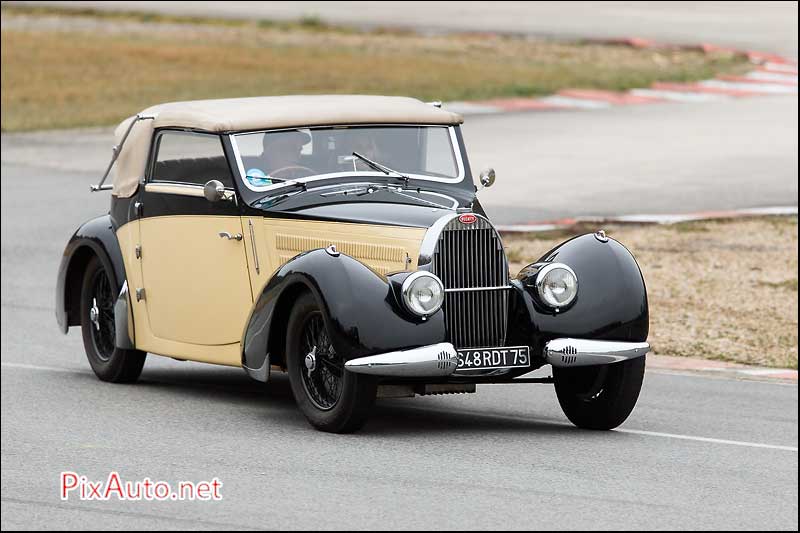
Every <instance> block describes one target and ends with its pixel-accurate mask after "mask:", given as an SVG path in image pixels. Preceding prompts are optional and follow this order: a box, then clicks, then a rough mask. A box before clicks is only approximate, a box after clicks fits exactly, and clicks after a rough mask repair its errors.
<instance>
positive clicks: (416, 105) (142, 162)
mask: <svg viewBox="0 0 800 533" xmlns="http://www.w3.org/2000/svg"><path fill="white" fill-rule="evenodd" d="M139 116H144V117H152V119H147V120H139V121H138V122H137V123H136V124H135V125H134V126H133V128H132V129H131V130H130V133H129V135H128V138H127V140H126V141H125V144H124V146H123V149H122V152H121V153H120V155H119V158H118V159H117V162H116V172H115V174H114V188H113V194H114V195H116V196H119V197H129V196H131V195H132V194H133V193H134V192H135V191H136V188H137V184H138V183H139V180H140V179H141V177H142V176H143V175H144V171H145V166H146V164H147V156H148V151H149V150H150V140H151V138H152V136H153V130H154V129H156V128H165V127H177V128H189V129H195V130H202V131H208V132H214V133H220V132H233V131H247V130H261V129H279V128H292V127H304V126H329V125H345V124H435V125H454V124H460V123H461V122H463V119H462V118H461V116H460V115H458V114H456V113H451V112H449V111H445V110H443V109H440V108H437V107H434V106H432V105H429V104H425V103H423V102H421V101H419V100H416V99H414V98H406V97H402V96H364V95H310V96H300V95H298V96H262V97H256V98H230V99H222V100H196V101H190V102H172V103H168V104H159V105H156V106H153V107H150V108H147V109H145V110H144V111H142V112H141V113H139ZM134 120H136V116H133V117H129V118H127V119H125V120H124V121H123V122H122V123H121V124H120V125H119V126H118V127H117V129H116V131H115V132H114V133H115V136H116V139H117V144H119V143H120V141H121V140H122V138H123V137H124V136H125V133H126V132H127V131H128V128H129V127H130V125H131V122H132V121H134Z"/></svg>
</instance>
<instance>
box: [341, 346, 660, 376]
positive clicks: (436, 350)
mask: <svg viewBox="0 0 800 533" xmlns="http://www.w3.org/2000/svg"><path fill="white" fill-rule="evenodd" d="M649 351H650V345H649V344H648V343H646V342H617V341H597V340H590V339H570V338H564V339H554V340H551V341H550V342H548V343H547V344H545V347H544V354H543V356H544V360H545V361H546V362H547V363H550V364H551V365H553V366H557V367H573V366H593V365H608V364H611V363H617V362H620V361H626V360H628V359H635V358H637V357H642V356H643V355H645V354H646V353H647V352H649ZM344 367H345V369H347V370H349V371H350V372H355V373H357V374H371V375H374V376H384V377H396V378H428V377H430V378H440V377H446V376H449V375H451V374H452V373H453V372H455V370H456V369H457V368H458V352H457V351H456V349H455V348H454V347H453V345H452V344H450V343H449V342H442V343H439V344H431V345H429V346H421V347H419V348H412V349H410V350H400V351H396V352H388V353H382V354H378V355H370V356H368V357H359V358H358V359H351V360H350V361H347V362H346V363H345V365H344Z"/></svg>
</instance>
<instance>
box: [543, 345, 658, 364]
mask: <svg viewBox="0 0 800 533" xmlns="http://www.w3.org/2000/svg"><path fill="white" fill-rule="evenodd" d="M649 351H650V345H649V344H648V343H646V342H617V341H595V340H588V339H554V340H552V341H550V342H548V343H547V344H545V345H544V358H545V360H546V361H547V362H548V363H550V364H551V365H553V366H560V367H570V366H591V365H607V364H609V363H616V362H618V361H626V360H628V359H635V358H636V357H641V356H643V355H645V354H646V353H647V352H649Z"/></svg>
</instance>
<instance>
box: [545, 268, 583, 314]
mask: <svg viewBox="0 0 800 533" xmlns="http://www.w3.org/2000/svg"><path fill="white" fill-rule="evenodd" d="M536 291H537V292H538V293H539V298H540V299H541V300H542V303H544V304H545V305H547V306H549V307H552V308H553V309H561V308H563V307H566V306H568V305H569V304H571V303H572V301H573V300H574V299H575V297H576V296H577V295H578V277H577V276H576V275H575V272H573V271H572V269H571V268H570V267H568V266H567V265H565V264H562V263H550V264H548V265H545V266H543V267H542V268H541V269H540V270H539V272H538V273H537V274H536Z"/></svg>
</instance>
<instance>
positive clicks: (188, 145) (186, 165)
mask: <svg viewBox="0 0 800 533" xmlns="http://www.w3.org/2000/svg"><path fill="white" fill-rule="evenodd" d="M208 180H219V181H221V182H222V184H223V185H225V187H233V177H232V176H231V170H230V167H229V166H228V161H227V159H225V152H224V150H223V148H222V140H221V139H220V138H219V136H218V135H211V134H203V133H187V132H182V131H164V132H161V133H160V134H159V136H158V145H157V152H156V161H155V164H154V165H153V174H152V177H151V181H160V182H164V181H166V182H170V183H188V184H191V185H205V183H206V182H207V181H208Z"/></svg>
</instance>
